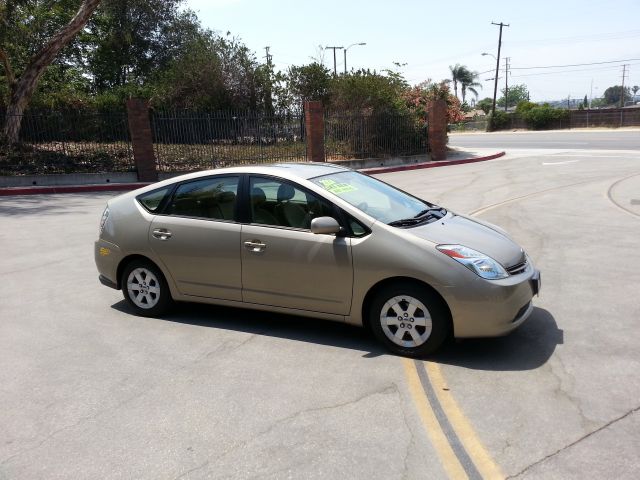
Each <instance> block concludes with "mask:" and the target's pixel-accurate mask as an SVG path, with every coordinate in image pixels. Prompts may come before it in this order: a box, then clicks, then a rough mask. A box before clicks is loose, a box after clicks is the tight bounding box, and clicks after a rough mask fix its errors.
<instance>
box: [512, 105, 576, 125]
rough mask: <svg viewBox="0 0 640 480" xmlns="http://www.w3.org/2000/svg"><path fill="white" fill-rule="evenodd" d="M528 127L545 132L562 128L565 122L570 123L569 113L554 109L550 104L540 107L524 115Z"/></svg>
mask: <svg viewBox="0 0 640 480" xmlns="http://www.w3.org/2000/svg"><path fill="white" fill-rule="evenodd" d="M523 118H524V120H525V122H527V125H528V126H529V127H530V128H532V129H534V130H543V129H546V128H553V127H555V126H561V124H562V122H563V121H568V119H569V111H568V110H562V109H559V108H552V107H551V106H550V105H549V104H547V103H545V104H544V105H538V106H535V107H533V108H531V109H530V110H528V111H526V112H525V113H524V114H523Z"/></svg>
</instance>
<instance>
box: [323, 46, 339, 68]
mask: <svg viewBox="0 0 640 480" xmlns="http://www.w3.org/2000/svg"><path fill="white" fill-rule="evenodd" d="M343 48H344V47H324V49H325V50H333V74H334V75H337V74H338V68H337V64H336V50H342V49H343Z"/></svg>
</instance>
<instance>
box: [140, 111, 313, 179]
mask: <svg viewBox="0 0 640 480" xmlns="http://www.w3.org/2000/svg"><path fill="white" fill-rule="evenodd" d="M151 129H152V132H153V141H154V149H155V155H156V160H157V162H158V170H159V171H165V172H176V171H190V170H198V169H203V168H217V167H225V166H230V165H242V164H255V163H265V162H274V161H278V162H292V161H305V160H306V144H305V126H304V114H303V113H302V112H301V111H296V112H287V113H282V114H279V115H273V116H265V115H260V114H257V113H252V112H230V111H219V112H191V111H154V112H153V113H152V115H151Z"/></svg>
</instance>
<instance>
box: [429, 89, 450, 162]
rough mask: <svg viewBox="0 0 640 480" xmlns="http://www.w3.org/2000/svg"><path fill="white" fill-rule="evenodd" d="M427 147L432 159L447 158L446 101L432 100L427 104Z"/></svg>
mask: <svg viewBox="0 0 640 480" xmlns="http://www.w3.org/2000/svg"><path fill="white" fill-rule="evenodd" d="M428 108H429V147H430V149H431V159H432V160H446V158H447V102H445V101H444V100H434V101H432V102H431V103H430V104H429V107H428Z"/></svg>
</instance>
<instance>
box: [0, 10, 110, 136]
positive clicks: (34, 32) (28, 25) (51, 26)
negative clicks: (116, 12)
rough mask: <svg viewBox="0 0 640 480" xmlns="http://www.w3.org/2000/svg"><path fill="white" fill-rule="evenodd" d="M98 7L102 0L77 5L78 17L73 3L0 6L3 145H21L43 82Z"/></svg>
mask: <svg viewBox="0 0 640 480" xmlns="http://www.w3.org/2000/svg"><path fill="white" fill-rule="evenodd" d="M99 4H100V0H83V1H82V2H81V3H79V4H78V3H75V7H76V8H75V10H76V11H75V14H73V13H72V12H73V11H74V9H73V5H74V3H71V2H68V1H66V0H65V1H62V2H59V3H56V2H30V1H28V0H9V1H5V2H2V3H1V4H0V61H1V62H2V66H3V70H4V83H5V85H6V87H5V89H4V90H5V93H6V95H7V97H8V102H7V110H6V114H5V119H4V126H3V130H2V137H3V139H4V141H6V142H7V143H9V144H14V143H17V142H18V136H19V133H20V126H21V123H22V114H23V112H24V110H25V108H26V107H27V105H29V102H30V101H31V98H32V97H33V94H34V91H35V89H36V87H37V86H38V82H39V80H40V78H41V77H42V76H43V74H44V73H45V71H46V70H47V67H49V65H51V64H52V63H53V62H54V61H55V59H56V57H57V56H58V54H59V53H60V52H61V51H62V50H63V49H64V48H65V47H67V46H69V45H70V44H71V43H72V41H73V40H74V38H75V37H76V35H77V34H78V32H80V31H81V30H82V29H83V28H84V26H85V25H86V24H87V22H88V21H89V19H90V17H91V15H92V14H93V12H94V11H95V10H96V8H97V7H98V5H99ZM43 7H48V9H47V8H43ZM34 8H35V11H34ZM35 25H40V26H42V29H40V28H39V27H38V26H35ZM27 42H28V43H27ZM32 42H33V43H32ZM13 60H15V62H14V61H13Z"/></svg>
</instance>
